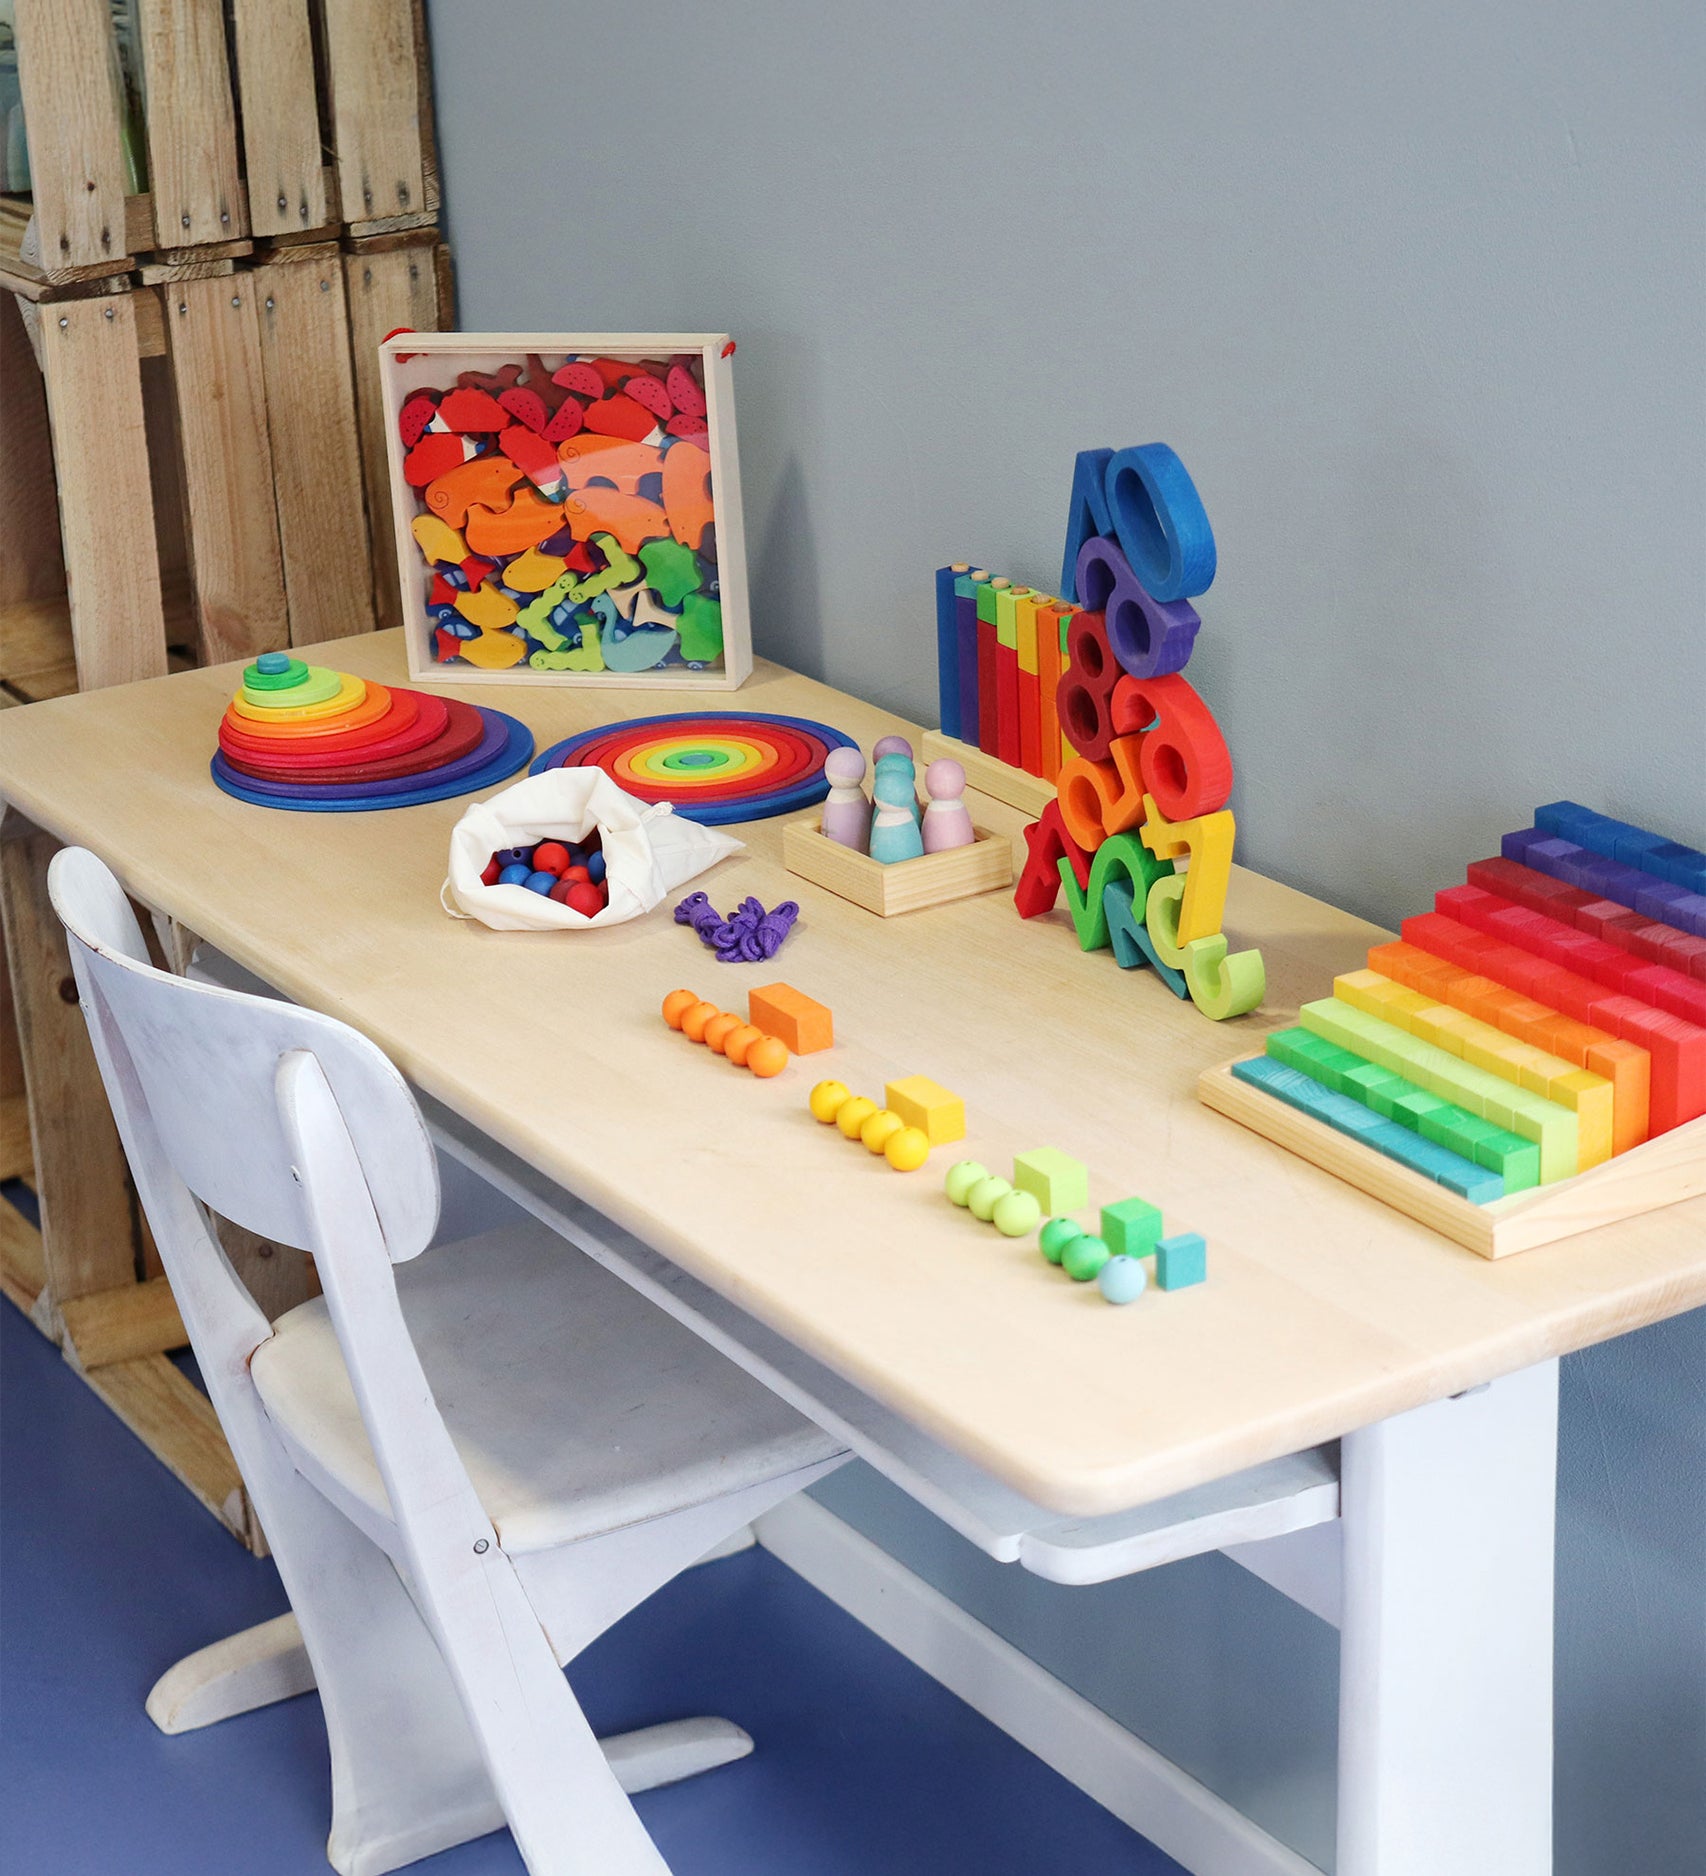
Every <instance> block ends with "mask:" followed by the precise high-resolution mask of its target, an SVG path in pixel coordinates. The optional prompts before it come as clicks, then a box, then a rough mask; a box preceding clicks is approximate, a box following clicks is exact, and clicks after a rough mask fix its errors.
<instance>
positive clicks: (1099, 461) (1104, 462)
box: [1060, 449, 1114, 604]
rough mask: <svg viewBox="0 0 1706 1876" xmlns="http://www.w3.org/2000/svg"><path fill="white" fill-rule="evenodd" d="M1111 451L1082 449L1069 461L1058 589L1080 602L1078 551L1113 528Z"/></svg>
mask: <svg viewBox="0 0 1706 1876" xmlns="http://www.w3.org/2000/svg"><path fill="white" fill-rule="evenodd" d="M1113 454H1114V452H1113V451H1112V450H1111V449H1081V450H1080V451H1079V452H1078V454H1077V456H1076V458H1075V459H1074V460H1073V464H1072V502H1071V505H1070V506H1069V507H1068V509H1067V512H1066V559H1065V561H1064V562H1063V563H1062V565H1061V569H1060V590H1061V594H1062V596H1063V597H1064V598H1066V599H1077V600H1078V601H1079V602H1080V603H1081V604H1082V602H1083V595H1082V594H1081V593H1080V592H1079V591H1078V587H1077V574H1078V555H1079V553H1080V551H1081V550H1082V548H1083V546H1084V543H1085V542H1086V541H1088V540H1091V539H1093V538H1094V537H1095V536H1096V535H1098V534H1107V533H1110V532H1111V531H1112V528H1113V518H1112V516H1110V515H1109V513H1108V492H1107V473H1108V464H1109V462H1110V461H1112V459H1113Z"/></svg>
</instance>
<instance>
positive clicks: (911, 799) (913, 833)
mask: <svg viewBox="0 0 1706 1876" xmlns="http://www.w3.org/2000/svg"><path fill="white" fill-rule="evenodd" d="M871 799H872V800H873V801H874V802H875V803H876V804H877V806H878V807H879V808H905V807H910V808H911V809H912V810H913V812H914V814H916V812H917V808H918V800H917V796H916V795H915V794H914V792H913V786H912V763H911V760H910V759H909V758H908V757H906V756H902V755H894V756H881V757H879V758H878V761H877V769H876V774H875V776H874V777H873V778H872V782H871ZM868 851H869V852H870V855H871V858H872V859H873V860H877V861H880V862H881V863H882V864H883V865H884V866H892V865H893V864H894V863H895V862H896V861H897V860H916V859H917V858H918V856H919V855H920V854H921V853H922V852H923V851H924V836H923V835H922V834H921V833H920V832H919V831H918V822H917V821H916V820H915V819H911V818H909V819H907V820H905V821H885V820H883V819H881V818H880V817H879V816H873V817H872V820H871V845H870V848H869V849H868Z"/></svg>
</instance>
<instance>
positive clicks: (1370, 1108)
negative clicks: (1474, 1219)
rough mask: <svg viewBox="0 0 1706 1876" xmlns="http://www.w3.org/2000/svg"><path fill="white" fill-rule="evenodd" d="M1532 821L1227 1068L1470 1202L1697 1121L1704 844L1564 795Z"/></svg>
mask: <svg viewBox="0 0 1706 1876" xmlns="http://www.w3.org/2000/svg"><path fill="white" fill-rule="evenodd" d="M1534 823H1535V824H1534V825H1533V826H1532V827H1528V828H1524V829H1522V830H1520V831H1518V832H1516V833H1512V834H1507V835H1506V836H1505V837H1504V840H1503V843H1502V853H1501V855H1500V856H1499V857H1498V858H1495V859H1487V860H1479V861H1476V862H1475V863H1474V864H1473V865H1472V866H1471V867H1470V868H1469V870H1468V876H1467V880H1466V883H1465V884H1463V885H1461V886H1454V887H1451V888H1449V889H1448V890H1446V891H1443V892H1440V893H1438V894H1436V895H1435V899H1434V908H1433V910H1432V911H1431V912H1426V913H1422V914H1420V915H1418V916H1416V917H1414V918H1408V919H1406V920H1405V921H1404V923H1403V927H1402V934H1401V937H1400V939H1399V940H1398V941H1397V942H1395V943H1389V944H1381V945H1376V946H1375V947H1374V948H1373V949H1372V950H1371V951H1370V952H1369V954H1368V968H1367V969H1366V970H1360V971H1351V972H1348V973H1347V974H1346V975H1344V976H1342V977H1339V978H1338V979H1337V980H1336V981H1335V983H1334V986H1333V990H1334V994H1333V995H1332V997H1330V998H1326V999H1323V1000H1321V1001H1319V1002H1315V1003H1307V1004H1305V1005H1304V1006H1303V1008H1302V1010H1301V1011H1300V1012H1299V1022H1298V1024H1297V1026H1296V1027H1294V1028H1290V1029H1282V1030H1280V1031H1278V1032H1276V1033H1275V1034H1274V1035H1272V1036H1270V1037H1269V1038H1268V1043H1267V1050H1266V1053H1265V1054H1264V1055H1262V1056H1258V1057H1254V1058H1252V1059H1251V1060H1248V1061H1243V1062H1235V1063H1233V1064H1232V1066H1231V1073H1232V1075H1233V1076H1234V1077H1236V1078H1237V1079H1238V1080H1239V1081H1242V1082H1244V1083H1247V1084H1248V1085H1250V1086H1251V1087H1253V1088H1255V1089H1257V1090H1259V1091H1260V1092H1261V1093H1262V1094H1263V1095H1265V1096H1269V1097H1271V1098H1272V1099H1273V1100H1275V1101H1279V1102H1283V1103H1285V1104H1287V1105H1288V1106H1290V1107H1292V1108H1295V1109H1298V1110H1300V1111H1301V1112H1302V1113H1304V1114H1306V1115H1308V1116H1310V1117H1311V1118H1312V1119H1314V1120H1317V1121H1321V1122H1324V1123H1325V1124H1326V1125H1327V1126H1329V1127H1331V1128H1333V1129H1335V1130H1336V1131H1338V1132H1339V1133H1341V1134H1345V1135H1348V1136H1349V1137H1350V1138H1352V1139H1353V1140H1355V1141H1358V1142H1360V1143H1361V1144H1362V1145H1363V1146H1365V1147H1370V1148H1372V1149H1374V1151H1375V1152H1377V1153H1380V1154H1382V1155H1384V1156H1386V1157H1387V1158H1390V1159H1392V1160H1395V1161H1397V1162H1398V1163H1399V1164H1401V1165H1403V1166H1406V1167H1408V1168H1409V1169H1410V1170H1411V1171H1413V1172H1417V1173H1420V1174H1422V1175H1423V1176H1424V1177H1425V1178H1427V1179H1429V1180H1431V1181H1433V1182H1435V1183H1436V1184H1438V1185H1439V1186H1442V1187H1443V1188H1444V1189H1445V1190H1446V1191H1448V1192H1450V1193H1453V1194H1455V1195H1456V1196H1457V1197H1459V1198H1461V1199H1465V1200H1468V1201H1469V1202H1470V1203H1471V1204H1474V1205H1487V1204H1491V1203H1493V1202H1495V1201H1498V1200H1500V1199H1506V1198H1511V1197H1514V1196H1516V1195H1518V1194H1521V1193H1528V1192H1533V1191H1535V1190H1536V1189H1538V1188H1544V1187H1546V1186H1549V1185H1553V1184H1556V1183H1558V1182H1560V1181H1563V1180H1567V1179H1571V1178H1573V1177H1574V1176H1575V1175H1577V1174H1578V1173H1588V1172H1591V1171H1593V1170H1594V1169H1595V1168H1597V1167H1601V1166H1605V1165H1606V1164H1607V1163H1608V1162H1611V1161H1613V1160H1615V1159H1616V1158H1617V1157H1618V1156H1620V1155H1623V1154H1626V1153H1629V1152H1631V1151H1632V1150H1633V1149H1635V1148H1637V1147H1640V1146H1642V1145H1643V1144H1644V1143H1646V1142H1648V1141H1651V1140H1657V1139H1659V1138H1660V1137H1662V1136H1667V1135H1673V1134H1675V1133H1676V1132H1677V1130H1679V1129H1684V1128H1687V1127H1688V1126H1689V1124H1690V1123H1691V1122H1699V1121H1700V1119H1701V1116H1703V1115H1706V857H1703V856H1702V855H1701V854H1700V853H1698V852H1696V851H1695V850H1694V849H1693V848H1691V847H1684V846H1682V845H1680V844H1679V843H1677V842H1674V841H1669V840H1666V839H1664V838H1663V837H1662V836H1660V835H1656V834H1651V833H1647V832H1645V831H1644V830H1642V829H1640V828H1636V827H1631V826H1629V825H1628V824H1626V823H1624V822H1621V821H1613V820H1609V819H1607V818H1606V817H1605V816H1604V815H1600V814H1596V813H1594V812H1593V811H1592V810H1591V809H1588V808H1584V807H1581V806H1579V805H1578V804H1576V803H1574V802H1568V801H1559V802H1553V803H1552V804H1550V805H1549V806H1547V807H1544V808H1541V809H1539V810H1538V811H1537V812H1536V814H1535V817H1534ZM1207 1092H1208V1090H1207V1089H1206V1087H1205V1094H1207ZM1216 1104H1217V1105H1218V1103H1216ZM1238 1117H1239V1118H1241V1119H1247V1118H1248V1116H1247V1115H1246V1114H1243V1113H1240V1114H1239V1116H1238ZM1251 1124H1257V1125H1259V1121H1253V1122H1252V1123H1251ZM1682 1144H1684V1147H1685V1156H1686V1157H1687V1158H1688V1159H1690V1160H1691V1162H1692V1164H1693V1166H1694V1169H1695V1176H1696V1178H1697V1179H1700V1180H1701V1181H1702V1183H1706V1177H1703V1176H1706V1130H1703V1129H1702V1128H1701V1127H1699V1126H1696V1127H1695V1128H1694V1129H1693V1132H1692V1134H1690V1135H1688V1136H1686V1139H1685V1141H1684V1142H1683V1143H1682ZM1689 1144H1692V1145H1693V1146H1694V1150H1693V1151H1692V1153H1688V1152H1687V1146H1688V1145H1689ZM1671 1196H1672V1197H1682V1196H1685V1193H1684V1192H1683V1191H1681V1190H1679V1191H1676V1192H1675V1193H1673V1194H1672V1195H1671ZM1658 1202H1661V1203H1668V1202H1669V1200H1668V1199H1661V1200H1659V1201H1658ZM1587 1222H1600V1220H1599V1219H1598V1218H1590V1219H1589V1220H1588V1221H1587ZM1576 1228H1578V1229H1580V1228H1585V1226H1580V1225H1579V1226H1577V1227H1576Z"/></svg>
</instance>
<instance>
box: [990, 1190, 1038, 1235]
mask: <svg viewBox="0 0 1706 1876" xmlns="http://www.w3.org/2000/svg"><path fill="white" fill-rule="evenodd" d="M1042 1215H1043V1208H1042V1207H1041V1206H1040V1205H1039V1204H1038V1203H1037V1201H1036V1199H1035V1197H1034V1196H1033V1195H1032V1194H1031V1193H1029V1192H1007V1193H1004V1194H1003V1195H1002V1196H1001V1197H1000V1198H998V1199H997V1200H996V1201H995V1210H994V1211H993V1212H991V1213H990V1218H989V1221H990V1223H991V1224H992V1225H994V1227H995V1229H996V1230H997V1231H999V1232H1000V1233H1001V1235H1002V1236H1003V1237H1004V1238H1022V1237H1024V1236H1025V1234H1026V1233H1027V1232H1030V1231H1035V1230H1036V1228H1037V1220H1038V1219H1039V1218H1041V1217H1042Z"/></svg>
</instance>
